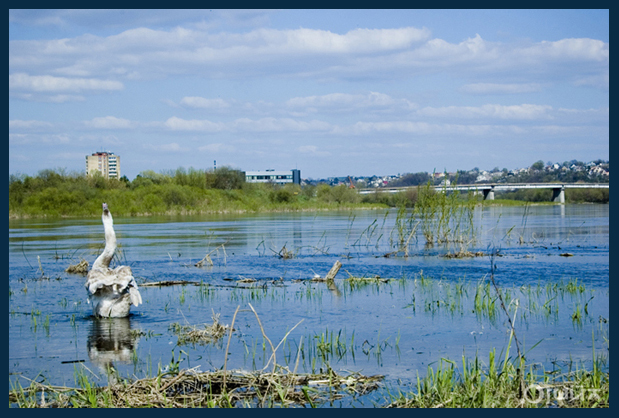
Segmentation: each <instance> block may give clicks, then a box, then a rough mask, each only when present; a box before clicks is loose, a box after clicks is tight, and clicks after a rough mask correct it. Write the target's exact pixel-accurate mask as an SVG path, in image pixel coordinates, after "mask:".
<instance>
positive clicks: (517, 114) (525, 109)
mask: <svg viewBox="0 0 619 418" xmlns="http://www.w3.org/2000/svg"><path fill="white" fill-rule="evenodd" d="M550 111H552V106H547V105H533V104H522V105H513V106H504V105H498V104H487V105H483V106H478V107H474V106H445V107H439V108H435V107H425V108H423V109H419V110H418V112H417V113H418V114H419V115H420V116H429V117H440V118H453V117H456V118H469V119H471V118H493V119H521V120H522V119H527V120H532V119H549V118H551V115H550V114H549V112H550Z"/></svg>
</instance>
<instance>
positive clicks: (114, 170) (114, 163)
mask: <svg viewBox="0 0 619 418" xmlns="http://www.w3.org/2000/svg"><path fill="white" fill-rule="evenodd" d="M96 172H99V173H101V175H102V176H103V177H105V178H106V179H119V178H120V155H116V154H114V153H113V152H110V151H101V152H93V153H92V155H87V156H86V175H88V176H92V175H94V174H95V173H96Z"/></svg>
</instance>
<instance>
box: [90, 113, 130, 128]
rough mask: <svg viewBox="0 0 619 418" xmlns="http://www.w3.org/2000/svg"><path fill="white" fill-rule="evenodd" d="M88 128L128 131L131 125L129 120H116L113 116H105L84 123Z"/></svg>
mask: <svg viewBox="0 0 619 418" xmlns="http://www.w3.org/2000/svg"><path fill="white" fill-rule="evenodd" d="M84 124H85V125H86V126H88V127H89V128H95V129H130V128H131V127H133V123H132V122H131V121H130V120H127V119H122V118H117V117H115V116H105V117H97V118H93V119H92V120H90V121H87V122H84Z"/></svg>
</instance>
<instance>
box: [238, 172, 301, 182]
mask: <svg viewBox="0 0 619 418" xmlns="http://www.w3.org/2000/svg"><path fill="white" fill-rule="evenodd" d="M245 181H246V182H247V183H273V184H282V185H283V184H288V183H290V184H299V185H300V184H301V170H296V169H293V170H288V171H275V170H264V171H246V172H245Z"/></svg>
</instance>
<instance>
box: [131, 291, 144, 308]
mask: <svg viewBox="0 0 619 418" xmlns="http://www.w3.org/2000/svg"><path fill="white" fill-rule="evenodd" d="M129 296H131V303H133V304H134V305H135V306H138V305H139V304H140V303H142V296H141V295H140V291H139V290H138V288H137V287H133V286H132V287H130V288H129Z"/></svg>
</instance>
